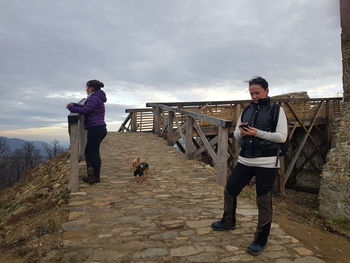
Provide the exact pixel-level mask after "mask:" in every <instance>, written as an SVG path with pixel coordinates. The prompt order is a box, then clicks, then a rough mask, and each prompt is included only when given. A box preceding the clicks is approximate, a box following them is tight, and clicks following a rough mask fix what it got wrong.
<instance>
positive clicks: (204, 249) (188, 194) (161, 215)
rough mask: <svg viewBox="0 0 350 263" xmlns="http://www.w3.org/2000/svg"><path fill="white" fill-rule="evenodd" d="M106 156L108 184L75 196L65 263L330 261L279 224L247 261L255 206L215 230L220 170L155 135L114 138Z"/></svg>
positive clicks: (244, 203)
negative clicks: (136, 173)
mask: <svg viewBox="0 0 350 263" xmlns="http://www.w3.org/2000/svg"><path fill="white" fill-rule="evenodd" d="M101 155H102V160H103V165H102V176H101V177H102V182H101V183H100V184H95V185H92V186H89V185H86V184H84V183H83V182H81V181H80V184H79V187H80V192H78V193H74V194H71V199H70V202H69V207H70V215H69V220H68V222H67V223H65V224H63V225H62V228H63V230H64V233H63V243H64V260H63V262H91V263H92V262H144V263H151V262H178V263H186V262H276V263H287V262H305V263H306V262H307V263H312V262H324V261H323V260H321V259H320V258H319V255H316V254H315V253H314V252H313V251H310V250H308V249H306V248H305V247H304V245H303V244H302V243H301V242H300V241H298V240H297V239H295V238H293V237H292V236H289V235H287V234H286V233H284V232H283V230H282V229H281V228H280V227H279V226H278V225H277V224H273V225H272V230H271V235H270V240H269V243H268V247H267V248H266V250H265V251H264V252H263V253H262V254H260V255H259V256H256V257H254V256H252V255H249V254H247V253H246V251H245V249H246V247H247V245H248V244H249V243H250V242H251V241H252V238H253V233H254V230H255V227H256V222H257V210H256V207H255V204H254V202H253V201H252V200H248V199H243V198H240V199H239V202H238V210H237V213H238V218H237V220H238V228H237V229H235V230H232V231H224V232H214V231H212V230H211V228H210V224H211V222H213V221H214V220H217V219H219V218H220V217H221V215H222V207H223V188H222V186H219V185H217V184H216V183H215V171H214V169H213V168H211V167H208V165H205V164H204V163H201V162H199V161H197V160H186V159H185V157H184V155H183V154H182V153H181V152H178V151H177V150H176V149H175V148H173V147H169V146H167V145H166V141H164V140H163V139H161V138H159V137H156V136H155V135H153V134H149V133H147V134H146V133H108V135H107V137H106V139H105V140H104V142H103V145H102V149H101ZM137 156H140V157H141V160H142V161H147V162H148V163H149V165H150V172H151V174H150V176H149V178H148V179H147V180H146V181H145V182H143V183H139V184H136V183H135V182H133V181H132V179H133V172H132V168H131V161H132V159H133V158H135V157H137ZM84 172H85V168H84V166H83V164H82V165H81V169H80V175H81V176H83V175H84Z"/></svg>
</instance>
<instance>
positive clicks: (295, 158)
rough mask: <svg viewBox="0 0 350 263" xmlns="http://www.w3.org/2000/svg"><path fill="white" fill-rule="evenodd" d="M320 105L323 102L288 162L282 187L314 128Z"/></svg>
mask: <svg viewBox="0 0 350 263" xmlns="http://www.w3.org/2000/svg"><path fill="white" fill-rule="evenodd" d="M322 104H323V101H322V102H321V103H320V104H319V106H318V109H317V111H316V114H315V116H314V118H313V120H312V122H311V125H310V127H309V129H307V133H306V134H305V135H304V138H303V139H302V140H301V142H300V144H299V147H298V149H297V151H296V153H295V155H294V157H293V159H292V161H291V162H290V164H289V166H288V169H287V172H286V175H285V178H284V185H285V184H286V183H287V180H288V178H289V176H290V175H291V173H292V170H293V168H294V165H295V163H296V161H297V159H298V157H299V155H300V153H301V150H302V149H303V147H304V145H305V142H306V140H307V138H308V137H310V132H311V130H312V127H313V126H314V124H313V121H314V120H315V119H316V118H317V115H318V113H319V110H320V108H321V106H322Z"/></svg>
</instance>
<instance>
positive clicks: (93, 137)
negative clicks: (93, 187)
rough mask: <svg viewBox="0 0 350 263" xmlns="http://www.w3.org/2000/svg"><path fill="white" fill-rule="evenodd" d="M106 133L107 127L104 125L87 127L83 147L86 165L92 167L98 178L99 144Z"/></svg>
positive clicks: (99, 169)
mask: <svg viewBox="0 0 350 263" xmlns="http://www.w3.org/2000/svg"><path fill="white" fill-rule="evenodd" d="M106 135H107V129H106V126H105V125H103V126H96V127H91V128H88V129H87V143H86V147H85V162H86V167H87V168H89V167H92V168H93V169H94V173H95V176H96V177H97V178H100V171H101V156H100V144H101V142H102V140H103V139H104V137H106Z"/></svg>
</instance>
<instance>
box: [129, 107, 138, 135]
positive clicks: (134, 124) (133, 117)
mask: <svg viewBox="0 0 350 263" xmlns="http://www.w3.org/2000/svg"><path fill="white" fill-rule="evenodd" d="M130 114H131V121H130V123H131V132H136V131H137V112H131V113H130Z"/></svg>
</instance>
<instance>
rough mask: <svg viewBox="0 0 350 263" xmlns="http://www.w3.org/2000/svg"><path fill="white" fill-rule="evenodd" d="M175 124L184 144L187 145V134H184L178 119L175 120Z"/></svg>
mask: <svg viewBox="0 0 350 263" xmlns="http://www.w3.org/2000/svg"><path fill="white" fill-rule="evenodd" d="M175 123H176V127H177V131H178V132H179V133H180V136H181V139H182V141H183V143H185V134H184V133H183V130H182V126H181V125H180V124H179V122H178V121H177V119H176V118H175Z"/></svg>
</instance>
